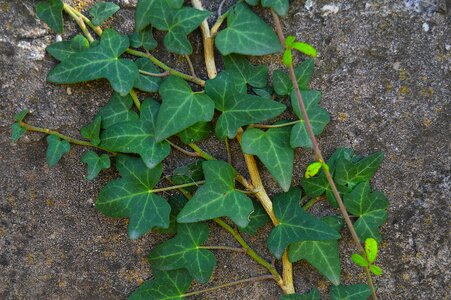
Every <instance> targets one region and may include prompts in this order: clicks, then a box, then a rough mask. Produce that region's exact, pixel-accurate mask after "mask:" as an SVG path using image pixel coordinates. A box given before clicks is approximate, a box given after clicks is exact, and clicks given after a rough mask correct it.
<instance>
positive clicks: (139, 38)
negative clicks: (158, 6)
mask: <svg viewBox="0 0 451 300" xmlns="http://www.w3.org/2000/svg"><path fill="white" fill-rule="evenodd" d="M129 38H130V47H132V48H139V47H143V48H144V49H146V50H147V51H150V50H153V49H155V48H156V47H157V46H158V42H157V40H155V38H154V37H153V33H152V27H151V26H147V27H146V28H144V29H143V30H141V31H135V32H133V33H132V34H131V35H129Z"/></svg>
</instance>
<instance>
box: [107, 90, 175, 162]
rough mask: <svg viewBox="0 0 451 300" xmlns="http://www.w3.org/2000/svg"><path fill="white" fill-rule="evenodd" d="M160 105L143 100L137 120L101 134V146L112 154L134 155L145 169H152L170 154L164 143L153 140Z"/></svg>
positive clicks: (117, 125)
mask: <svg viewBox="0 0 451 300" xmlns="http://www.w3.org/2000/svg"><path fill="white" fill-rule="evenodd" d="M159 109H160V105H159V104H158V102H156V101H155V100H152V99H147V100H144V101H143V103H142V105H141V113H140V119H139V120H132V121H126V122H121V123H116V124H115V125H112V126H110V127H108V128H106V129H105V130H104V131H103V132H102V134H101V140H102V142H101V144H100V145H101V146H102V147H104V148H106V149H108V150H111V151H113V152H122V153H136V154H139V155H140V156H141V158H142V159H143V161H144V163H145V164H146V166H147V167H149V168H153V167H155V166H156V165H158V164H159V163H160V162H161V161H163V160H164V159H165V158H166V157H167V156H168V155H169V153H170V152H171V147H170V146H169V144H168V143H167V142H166V141H163V142H161V143H158V142H156V140H155V132H156V129H155V120H156V118H157V115H158V111H159Z"/></svg>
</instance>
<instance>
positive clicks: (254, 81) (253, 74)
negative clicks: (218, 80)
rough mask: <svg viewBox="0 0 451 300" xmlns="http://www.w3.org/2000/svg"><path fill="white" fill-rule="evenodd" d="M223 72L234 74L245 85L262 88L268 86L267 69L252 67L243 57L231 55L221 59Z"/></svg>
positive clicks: (264, 67)
mask: <svg viewBox="0 0 451 300" xmlns="http://www.w3.org/2000/svg"><path fill="white" fill-rule="evenodd" d="M223 59H224V67H225V70H226V71H227V72H229V73H236V74H237V75H238V76H239V77H240V78H241V79H242V80H243V81H244V82H245V83H247V84H249V85H251V86H253V87H257V88H263V87H265V86H266V85H267V84H268V67H267V66H264V65H259V66H254V65H252V64H251V63H250V62H249V61H248V60H247V59H246V58H245V57H244V56H242V55H237V54H231V55H227V56H224V57H223Z"/></svg>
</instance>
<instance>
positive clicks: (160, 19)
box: [135, 0, 183, 31]
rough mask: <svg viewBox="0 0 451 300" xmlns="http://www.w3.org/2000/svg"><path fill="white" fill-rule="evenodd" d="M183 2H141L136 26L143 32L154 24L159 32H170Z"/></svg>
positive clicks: (149, 0) (137, 12) (138, 7)
mask: <svg viewBox="0 0 451 300" xmlns="http://www.w3.org/2000/svg"><path fill="white" fill-rule="evenodd" d="M182 5H183V0H139V1H138V5H137V6H136V17H135V26H136V30H137V31H141V30H143V29H144V28H146V27H147V25H149V24H152V25H153V26H154V27H155V28H157V29H159V30H168V29H169V27H170V26H171V22H172V18H173V16H174V14H175V13H176V12H177V10H178V9H180V8H181V7H182Z"/></svg>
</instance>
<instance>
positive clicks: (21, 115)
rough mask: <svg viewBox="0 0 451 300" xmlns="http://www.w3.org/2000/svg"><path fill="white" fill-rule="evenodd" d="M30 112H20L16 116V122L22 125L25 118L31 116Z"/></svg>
mask: <svg viewBox="0 0 451 300" xmlns="http://www.w3.org/2000/svg"><path fill="white" fill-rule="evenodd" d="M29 113H30V111H29V110H28V109H24V110H22V111H20V112H18V113H17V114H15V115H14V120H16V122H18V123H20V122H22V121H23V119H24V118H25V116H26V115H27V114H29Z"/></svg>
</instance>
